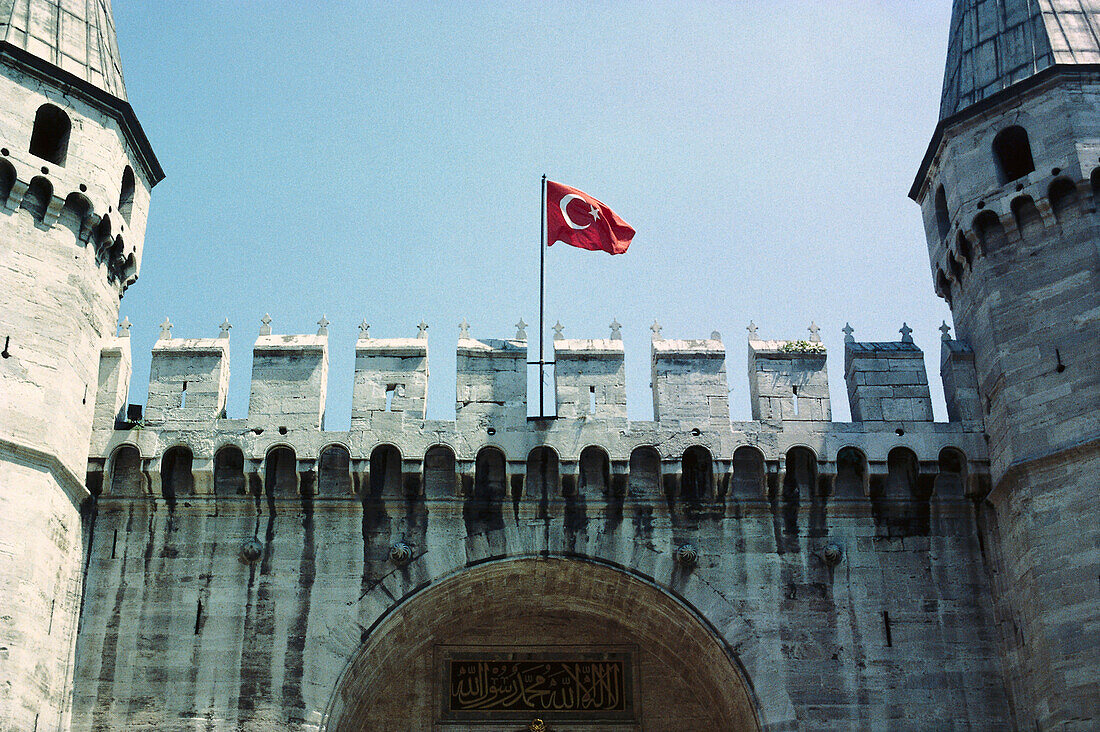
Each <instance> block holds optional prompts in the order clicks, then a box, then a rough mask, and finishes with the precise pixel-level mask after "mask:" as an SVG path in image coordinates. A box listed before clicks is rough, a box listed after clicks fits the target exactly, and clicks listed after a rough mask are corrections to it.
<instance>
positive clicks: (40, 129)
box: [30, 104, 72, 165]
mask: <svg viewBox="0 0 1100 732" xmlns="http://www.w3.org/2000/svg"><path fill="white" fill-rule="evenodd" d="M71 130H72V122H70V121H69V115H67V114H65V113H64V112H62V111H61V110H60V109H59V108H57V107H55V106H54V105H52V104H43V105H42V106H41V107H39V108H38V112H37V113H36V114H35V115H34V130H33V131H32V132H31V149H30V152H31V155H37V156H38V157H40V158H42V159H43V160H48V161H50V162H51V163H54V164H56V165H64V164H65V156H66V155H67V154H68V152H69V132H70V131H71Z"/></svg>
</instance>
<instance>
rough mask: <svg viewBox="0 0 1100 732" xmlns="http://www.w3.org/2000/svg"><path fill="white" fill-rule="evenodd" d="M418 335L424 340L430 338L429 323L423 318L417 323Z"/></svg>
mask: <svg viewBox="0 0 1100 732" xmlns="http://www.w3.org/2000/svg"><path fill="white" fill-rule="evenodd" d="M416 337H417V338H421V339H424V340H427V338H428V324H427V323H425V322H424V321H423V320H421V321H420V322H419V323H417V324H416Z"/></svg>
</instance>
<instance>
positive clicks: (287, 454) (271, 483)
mask: <svg viewBox="0 0 1100 732" xmlns="http://www.w3.org/2000/svg"><path fill="white" fill-rule="evenodd" d="M264 492H265V493H266V494H267V497H268V498H289V497H292V496H296V495H298V457H297V456H296V455H295V454H294V448H292V447H290V446H288V445H275V446H273V447H272V448H271V449H269V450H268V451H267V455H266V456H265V457H264Z"/></svg>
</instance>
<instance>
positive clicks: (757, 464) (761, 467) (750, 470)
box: [733, 445, 767, 499]
mask: <svg viewBox="0 0 1100 732" xmlns="http://www.w3.org/2000/svg"><path fill="white" fill-rule="evenodd" d="M766 487H767V467H766V465H765V463H764V453H762V452H760V450H758V449H756V448H755V447H750V446H748V445H742V446H741V447H739V448H737V449H736V450H734V451H733V495H734V497H735V498H750V499H752V498H763V497H764V496H765V494H766V492H767V490H766Z"/></svg>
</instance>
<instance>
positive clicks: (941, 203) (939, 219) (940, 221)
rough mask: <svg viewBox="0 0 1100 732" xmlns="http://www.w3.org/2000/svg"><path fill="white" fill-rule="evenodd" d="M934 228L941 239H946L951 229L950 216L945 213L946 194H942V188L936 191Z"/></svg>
mask: <svg viewBox="0 0 1100 732" xmlns="http://www.w3.org/2000/svg"><path fill="white" fill-rule="evenodd" d="M936 228H937V229H939V231H940V238H941V239H943V238H944V237H946V236H947V232H948V231H949V230H950V229H951V216H950V214H948V212H947V194H946V193H944V191H943V186H940V187H939V190H937V191H936Z"/></svg>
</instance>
